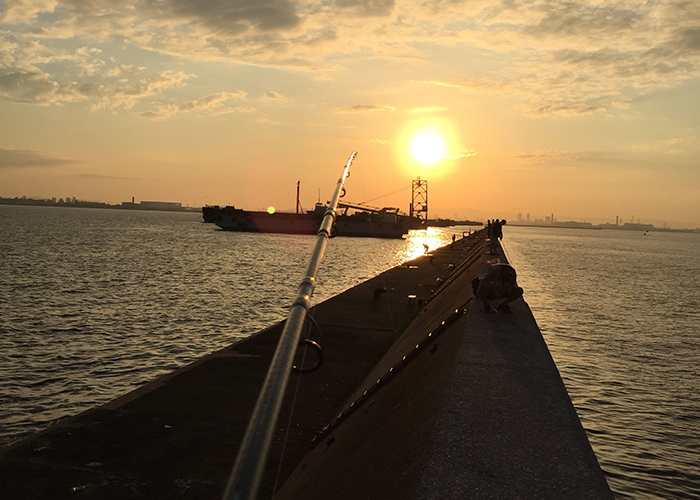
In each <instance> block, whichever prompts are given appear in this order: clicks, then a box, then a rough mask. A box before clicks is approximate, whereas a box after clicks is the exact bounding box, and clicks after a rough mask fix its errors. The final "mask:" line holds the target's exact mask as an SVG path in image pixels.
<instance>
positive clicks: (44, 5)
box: [2, 0, 58, 23]
mask: <svg viewBox="0 0 700 500" xmlns="http://www.w3.org/2000/svg"><path fill="white" fill-rule="evenodd" d="M5 3H6V5H7V8H6V9H5V12H4V14H3V16H2V21H3V22H6V23H14V22H20V21H29V20H31V19H34V18H35V17H36V16H37V14H39V13H41V12H52V11H53V10H54V9H55V8H56V6H57V5H58V1H57V0H6V2H5Z"/></svg>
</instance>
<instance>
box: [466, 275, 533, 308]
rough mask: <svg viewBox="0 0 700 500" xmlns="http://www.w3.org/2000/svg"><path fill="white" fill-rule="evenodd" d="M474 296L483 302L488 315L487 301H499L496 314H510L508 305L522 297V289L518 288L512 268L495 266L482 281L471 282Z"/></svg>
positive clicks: (476, 279) (488, 306)
mask: <svg viewBox="0 0 700 500" xmlns="http://www.w3.org/2000/svg"><path fill="white" fill-rule="evenodd" d="M472 289H473V291H474V295H476V296H477V297H478V298H480V299H481V300H482V301H483V302H484V312H486V313H490V312H491V306H490V305H489V303H488V301H489V300H495V299H501V302H500V304H498V306H497V310H498V312H502V313H510V312H511V310H510V307H508V304H510V303H511V302H513V301H514V300H517V299H519V298H520V297H522V296H523V289H522V288H520V287H519V286H518V283H517V276H516V273H515V269H514V268H513V266H510V265H508V264H496V265H493V266H491V269H489V271H488V272H487V273H486V276H484V277H483V278H482V279H479V278H475V279H474V281H472Z"/></svg>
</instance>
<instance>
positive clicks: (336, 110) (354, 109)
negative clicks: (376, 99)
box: [333, 104, 396, 113]
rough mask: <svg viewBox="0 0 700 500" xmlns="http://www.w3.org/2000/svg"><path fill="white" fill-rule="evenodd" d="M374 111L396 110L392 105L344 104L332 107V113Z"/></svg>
mask: <svg viewBox="0 0 700 500" xmlns="http://www.w3.org/2000/svg"><path fill="white" fill-rule="evenodd" d="M375 111H396V108H394V107H393V106H374V105H364V104H358V105H356V106H346V107H342V108H334V109H333V112H334V113H370V112H375Z"/></svg>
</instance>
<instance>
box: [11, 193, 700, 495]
mask: <svg viewBox="0 0 700 500" xmlns="http://www.w3.org/2000/svg"><path fill="white" fill-rule="evenodd" d="M462 229H463V228H458V229H455V232H458V233H459V234H461V231H462ZM451 234H452V230H434V231H432V232H431V234H430V235H427V236H425V235H423V233H416V234H415V235H412V236H411V237H410V238H408V239H406V240H402V241H392V240H375V239H366V238H337V239H334V240H333V241H331V243H330V245H329V246H328V250H327V253H326V259H325V261H324V265H323V267H322V269H321V272H320V274H319V285H318V288H317V292H316V295H315V299H314V302H315V303H316V302H319V301H321V300H324V299H326V298H328V297H330V296H332V295H335V294H336V293H338V292H340V291H342V290H345V289H347V288H349V287H351V286H353V285H355V284H356V283H358V282H360V281H363V280H365V279H367V278H369V277H372V276H374V275H375V274H377V273H379V272H381V271H383V270H385V269H388V268H389V267H392V266H394V265H397V264H399V263H400V262H403V261H405V260H408V259H411V258H413V257H415V256H417V255H419V254H421V253H422V252H423V243H427V244H429V245H430V246H431V248H435V247H437V246H441V245H443V244H446V243H447V242H449V241H450V239H451ZM314 242H315V238H314V237H312V236H288V235H262V234H242V233H241V234H236V233H227V232H223V231H217V230H215V228H214V227H213V226H212V225H210V224H203V223H201V216H200V215H198V214H186V213H185V214H183V213H161V212H128V211H116V210H88V209H69V208H47V207H13V206H2V205H0V380H2V385H0V445H2V444H7V443H10V442H12V441H14V440H16V439H18V438H20V437H22V436H24V435H27V434H28V433H31V432H33V431H35V430H37V429H41V428H44V427H46V426H47V425H48V424H49V423H50V422H51V421H54V420H55V419H57V418H60V417H64V416H67V415H73V414H75V413H78V412H79V411H81V410H83V409H86V408H90V407H94V406H95V405H97V404H99V403H102V402H105V401H108V400H110V399H113V398H114V397H116V396H119V395H121V394H124V393H125V392H127V391H129V390H131V389H133V388H134V387H136V386H138V385H140V384H142V383H144V382H146V381H149V380H152V379H153V378H154V377H156V376H157V375H159V374H162V373H165V372H168V371H171V370H172V369H174V368H176V367H178V366H182V365H183V364H186V363H188V362H190V361H192V360H194V359H196V358H198V357H199V356H201V355H202V354H205V353H208V352H211V351H213V350H216V349H219V348H221V347H223V346H226V345H228V344H230V343H231V342H233V341H235V340H236V339H238V338H242V337H245V336H247V335H249V334H251V333H253V332H255V331H258V330H260V329H261V328H263V327H266V326H269V325H270V324H272V323H274V322H276V321H278V320H280V319H283V318H284V317H285V316H286V308H287V306H288V304H289V303H290V302H291V298H292V296H293V295H294V294H295V292H296V286H297V284H298V282H299V281H300V279H301V277H302V275H303V273H304V271H305V269H306V264H307V261H308V256H309V255H310V252H311V251H312V248H313V245H314ZM504 244H505V246H506V250H507V252H508V255H509V258H510V259H511V261H512V262H513V264H514V265H515V266H516V268H517V269H518V274H519V281H520V284H521V285H522V286H523V287H524V288H525V299H526V300H527V301H528V303H529V304H530V306H531V308H532V309H533V312H534V313H535V316H536V318H537V320H538V323H539V325H540V327H541V329H542V331H543V334H544V336H545V339H546V340H547V343H548V345H549V347H550V350H551V351H552V355H553V357H554V359H555V361H556V362H557V366H558V367H559V371H560V372H561V374H562V377H563V379H564V381H565V383H566V385H567V388H568V389H569V393H570V394H571V397H572V400H573V401H574V404H575V406H576V408H577V410H578V412H579V415H580V417H581V420H582V422H583V425H584V427H585V428H586V430H587V431H588V435H589V439H590V440H591V443H592V445H593V447H594V449H595V451H596V454H597V456H598V459H599V461H600V463H601V466H602V467H603V469H604V470H605V471H606V473H607V474H608V481H609V483H610V485H611V487H612V488H613V490H614V491H615V493H616V496H617V497H619V498H639V499H651V498H655V499H670V498H679V499H680V498H700V471H699V470H698V465H697V464H698V463H700V439H699V436H700V432H699V431H700V396H699V389H700V370H699V369H698V367H697V365H698V359H700V343H699V342H698V341H699V340H700V339H699V337H700V334H699V333H698V327H697V324H698V323H700V321H699V320H700V317H699V316H700V315H699V313H698V310H699V309H698V307H699V306H700V304H699V302H700V253H699V251H700V235H696V234H675V233H674V234H661V233H650V234H648V235H647V236H644V235H643V234H642V233H636V232H635V233H627V232H623V231H593V230H559V229H557V230H552V229H535V228H515V227H509V226H507V227H506V228H505V240H504Z"/></svg>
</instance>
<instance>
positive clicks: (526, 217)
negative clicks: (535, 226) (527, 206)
mask: <svg viewBox="0 0 700 500" xmlns="http://www.w3.org/2000/svg"><path fill="white" fill-rule="evenodd" d="M525 220H526V221H528V222H530V214H529V213H528V214H527V215H526V216H525Z"/></svg>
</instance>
